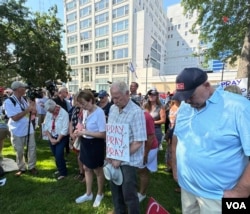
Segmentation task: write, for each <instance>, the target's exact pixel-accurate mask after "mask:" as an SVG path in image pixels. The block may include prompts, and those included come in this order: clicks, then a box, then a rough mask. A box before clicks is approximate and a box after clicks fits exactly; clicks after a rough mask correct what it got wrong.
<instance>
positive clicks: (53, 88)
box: [45, 80, 57, 97]
mask: <svg viewBox="0 0 250 214" xmlns="http://www.w3.org/2000/svg"><path fill="white" fill-rule="evenodd" d="M45 86H46V89H47V90H48V92H49V93H50V96H51V97H53V96H54V94H55V92H56V90H57V86H56V84H55V83H54V81H51V80H47V81H45Z"/></svg>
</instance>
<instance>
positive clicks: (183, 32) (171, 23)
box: [163, 4, 206, 75]
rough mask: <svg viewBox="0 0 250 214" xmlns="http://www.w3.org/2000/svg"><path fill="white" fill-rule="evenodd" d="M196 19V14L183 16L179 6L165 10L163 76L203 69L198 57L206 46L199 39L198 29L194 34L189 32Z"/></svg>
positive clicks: (200, 58)
mask: <svg viewBox="0 0 250 214" xmlns="http://www.w3.org/2000/svg"><path fill="white" fill-rule="evenodd" d="M197 17H198V13H197V12H193V13H192V14H189V13H187V14H184V8H183V7H182V6H181V4H175V5H172V6H170V7H168V8H167V40H166V49H167V54H166V59H167V60H166V66H165V69H164V72H163V75H169V74H178V73H179V72H180V71H181V70H182V69H183V68H185V67H194V66H195V67H200V68H202V67H203V57H202V56H200V55H201V54H202V52H203V51H204V50H205V49H206V45H204V44H203V43H202V41H200V39H199V29H197V30H196V34H192V33H191V32H190V30H191V28H192V25H193V24H194V23H195V21H196V20H197ZM198 55H199V56H198Z"/></svg>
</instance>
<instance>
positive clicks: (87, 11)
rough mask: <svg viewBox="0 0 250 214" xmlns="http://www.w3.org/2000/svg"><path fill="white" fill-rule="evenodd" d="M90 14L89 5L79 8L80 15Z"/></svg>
mask: <svg viewBox="0 0 250 214" xmlns="http://www.w3.org/2000/svg"><path fill="white" fill-rule="evenodd" d="M90 14H91V6H88V7H84V8H82V9H80V17H81V18H82V17H84V16H88V15H90Z"/></svg>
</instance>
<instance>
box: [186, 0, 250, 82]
mask: <svg viewBox="0 0 250 214" xmlns="http://www.w3.org/2000/svg"><path fill="white" fill-rule="evenodd" d="M181 4H182V5H183V6H184V8H185V12H188V13H192V12H193V11H195V10H196V11H198V14H199V15H198V19H197V21H196V23H195V24H194V26H193V29H192V30H193V32H197V30H198V31H199V32H200V39H201V40H203V41H204V42H205V43H207V44H211V47H208V49H207V51H206V53H205V56H206V58H207V59H209V58H210V59H222V60H224V61H225V60H229V62H230V63H231V64H233V63H234V62H235V61H236V60H237V59H238V58H239V57H240V66H239V70H238V77H248V81H250V78H249V77H250V64H249V62H250V52H249V51H250V46H249V44H250V16H249V14H250V1H249V0H247V1H246V0H244V1H243V0H214V1H207V0H182V1H181ZM227 51H230V54H229V55H228V57H226V58H223V57H221V53H225V52H227Z"/></svg>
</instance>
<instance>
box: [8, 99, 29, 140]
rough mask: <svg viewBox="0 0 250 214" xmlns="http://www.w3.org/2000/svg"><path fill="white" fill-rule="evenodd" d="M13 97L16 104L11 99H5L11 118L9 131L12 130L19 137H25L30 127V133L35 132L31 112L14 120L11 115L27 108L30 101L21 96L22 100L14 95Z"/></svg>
mask: <svg viewBox="0 0 250 214" xmlns="http://www.w3.org/2000/svg"><path fill="white" fill-rule="evenodd" d="M12 98H13V99H14V100H15V102H16V103H15V104H14V103H13V102H12V101H11V100H10V99H6V100H5V101H4V109H5V112H6V114H7V116H8V118H9V121H8V126H9V131H10V132H11V134H12V135H15V136H18V137H24V136H27V135H28V127H30V130H29V133H30V134H32V133H34V129H33V126H32V124H31V121H30V120H29V114H27V115H26V116H24V117H22V118H21V119H20V120H18V121H14V120H12V119H11V117H13V116H15V115H17V114H19V113H21V112H22V111H24V110H25V109H27V108H28V105H29V104H28V102H27V101H26V100H25V99H24V98H23V97H21V101H19V100H18V99H17V98H16V97H15V96H14V95H13V96H12ZM29 122H30V125H29Z"/></svg>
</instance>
